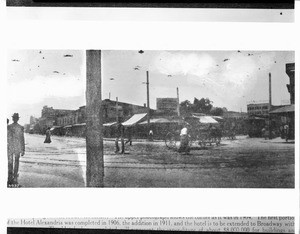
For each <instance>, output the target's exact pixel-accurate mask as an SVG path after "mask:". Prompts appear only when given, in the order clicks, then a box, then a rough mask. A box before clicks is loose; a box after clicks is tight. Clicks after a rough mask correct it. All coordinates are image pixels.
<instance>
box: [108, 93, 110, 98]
mask: <svg viewBox="0 0 300 234" xmlns="http://www.w3.org/2000/svg"><path fill="white" fill-rule="evenodd" d="M108 99H109V100H110V92H109V93H108Z"/></svg>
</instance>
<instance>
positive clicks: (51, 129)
mask: <svg viewBox="0 0 300 234" xmlns="http://www.w3.org/2000/svg"><path fill="white" fill-rule="evenodd" d="M58 128H62V127H61V126H53V127H52V128H50V131H53V130H54V129H58Z"/></svg>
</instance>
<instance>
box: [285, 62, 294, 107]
mask: <svg viewBox="0 0 300 234" xmlns="http://www.w3.org/2000/svg"><path fill="white" fill-rule="evenodd" d="M285 72H286V74H287V75H288V76H289V78H290V83H289V84H287V85H286V87H287V89H288V91H289V93H290V102H291V104H295V63H287V64H286V65H285Z"/></svg>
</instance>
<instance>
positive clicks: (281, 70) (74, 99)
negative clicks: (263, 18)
mask: <svg viewBox="0 0 300 234" xmlns="http://www.w3.org/2000/svg"><path fill="white" fill-rule="evenodd" d="M294 61H295V59H294V52H292V51H238V50H236V51H144V53H138V51H120V50H116V51H102V81H103V83H102V84H103V86H102V99H106V98H109V93H110V97H111V99H113V100H115V99H116V97H118V100H119V101H121V102H129V103H133V104H138V105H143V104H144V103H146V101H147V99H146V85H145V82H146V71H149V83H150V107H151V108H156V98H163V97H174V98H175V97H176V88H177V87H178V88H179V97H180V101H184V100H190V101H193V99H194V97H196V98H198V99H200V98H202V97H204V98H209V99H210V100H211V101H213V105H214V106H217V107H226V108H227V109H228V110H233V111H246V106H247V104H249V103H250V102H253V101H255V102H263V101H265V102H268V96H269V93H268V89H269V84H268V80H269V73H271V76H272V101H273V104H274V105H280V104H289V93H288V91H287V88H286V84H287V83H288V82H289V78H288V76H287V74H286V73H285V64H286V63H291V62H294ZM85 70H86V69H85V51H73V50H68V51H62V50H59V51H55V50H41V51H40V50H12V51H9V53H8V58H7V78H8V92H7V93H8V99H7V100H8V103H7V104H8V105H7V116H8V117H9V116H11V115H12V114H13V113H15V112H18V113H19V114H20V116H21V119H20V123H21V124H25V123H28V122H29V117H30V116H31V115H33V116H35V117H40V116H41V109H42V107H43V106H45V105H48V106H52V107H53V108H57V109H71V110H72V109H73V110H75V109H78V107H79V106H83V105H85V84H86V76H85Z"/></svg>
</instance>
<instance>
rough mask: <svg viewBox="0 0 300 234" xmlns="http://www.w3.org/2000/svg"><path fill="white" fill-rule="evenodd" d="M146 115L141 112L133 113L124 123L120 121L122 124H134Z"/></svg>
mask: <svg viewBox="0 0 300 234" xmlns="http://www.w3.org/2000/svg"><path fill="white" fill-rule="evenodd" d="M146 115H147V113H142V114H135V115H133V116H132V117H131V118H130V119H128V120H127V121H125V122H124V123H122V124H123V125H124V126H131V125H134V124H137V123H138V122H140V121H141V120H142V119H143V118H145V116H146Z"/></svg>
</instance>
